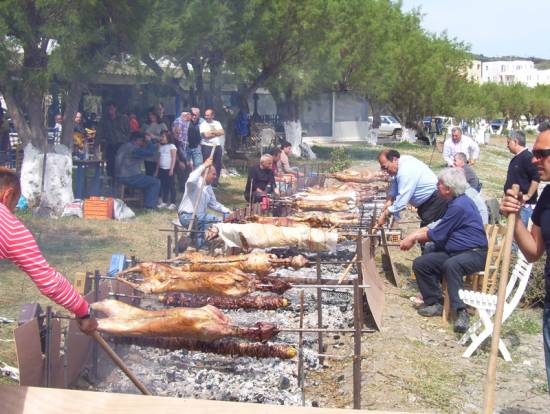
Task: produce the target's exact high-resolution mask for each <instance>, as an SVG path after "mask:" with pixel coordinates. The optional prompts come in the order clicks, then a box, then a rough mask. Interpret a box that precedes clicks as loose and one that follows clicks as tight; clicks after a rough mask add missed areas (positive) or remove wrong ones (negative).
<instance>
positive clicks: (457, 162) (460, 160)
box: [453, 152, 481, 191]
mask: <svg viewBox="0 0 550 414" xmlns="http://www.w3.org/2000/svg"><path fill="white" fill-rule="evenodd" d="M453 167H455V168H461V169H462V170H463V171H464V176H465V177H466V181H467V182H468V184H470V187H472V188H473V189H474V190H476V191H481V183H480V182H479V178H477V174H476V172H475V171H474V169H473V168H472V167H470V166H469V165H468V159H467V157H466V154H464V153H463V152H457V153H456V154H455V156H454V163H453Z"/></svg>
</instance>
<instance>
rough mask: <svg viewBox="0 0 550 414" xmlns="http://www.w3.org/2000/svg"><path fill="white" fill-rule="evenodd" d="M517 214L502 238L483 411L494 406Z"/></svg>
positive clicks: (489, 411) (489, 412) (488, 411)
mask: <svg viewBox="0 0 550 414" xmlns="http://www.w3.org/2000/svg"><path fill="white" fill-rule="evenodd" d="M512 192H513V194H514V195H517V194H518V192H519V186H518V185H517V184H514V185H513V186H512ZM516 219H517V214H510V215H508V223H506V239H505V240H504V258H503V259H502V269H501V273H500V280H499V284H498V294H497V308H496V311H495V322H494V326H493V336H492V337H491V353H490V354H489V364H488V366H487V377H486V379H485V393H484V402H483V412H484V413H485V414H492V412H493V408H494V406H495V387H496V379H497V378H496V377H497V358H498V343H499V341H500V330H501V328H502V315H503V313H504V302H505V301H506V285H507V284H508V271H509V270H510V256H511V250H512V239H513V238H514V228H515V224H516Z"/></svg>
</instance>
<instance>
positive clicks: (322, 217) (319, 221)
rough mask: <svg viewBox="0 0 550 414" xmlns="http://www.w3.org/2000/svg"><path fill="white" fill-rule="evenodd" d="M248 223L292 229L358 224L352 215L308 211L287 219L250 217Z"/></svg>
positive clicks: (354, 215) (356, 218)
mask: <svg viewBox="0 0 550 414" xmlns="http://www.w3.org/2000/svg"><path fill="white" fill-rule="evenodd" d="M247 222H249V223H261V224H273V225H275V226H283V227H294V226H300V225H301V226H304V225H305V226H309V227H316V228H320V227H327V228H330V227H339V226H344V225H350V224H359V218H358V217H357V214H354V213H325V212H322V211H308V212H302V213H297V214H294V215H292V216H288V217H264V216H251V217H249V218H248V219H247Z"/></svg>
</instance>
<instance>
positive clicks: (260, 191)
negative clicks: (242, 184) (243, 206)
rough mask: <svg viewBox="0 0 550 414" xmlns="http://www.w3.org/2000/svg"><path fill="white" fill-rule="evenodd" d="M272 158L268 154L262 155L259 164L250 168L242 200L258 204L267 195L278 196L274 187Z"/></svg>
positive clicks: (277, 190) (277, 191)
mask: <svg viewBox="0 0 550 414" xmlns="http://www.w3.org/2000/svg"><path fill="white" fill-rule="evenodd" d="M272 167H273V157H272V156H271V155H269V154H265V155H262V157H261V158H260V163H259V164H258V165H255V166H253V167H251V168H250V170H249V171H248V180H247V181H246V188H245V190H244V198H245V199H246V201H248V202H250V201H251V199H250V196H251V195H252V202H254V203H258V202H260V201H262V198H264V197H266V196H267V195H268V194H271V193H275V194H277V195H278V194H279V189H278V188H277V187H276V185H275V175H274V174H273V169H272Z"/></svg>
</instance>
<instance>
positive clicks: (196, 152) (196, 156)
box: [187, 145, 203, 169]
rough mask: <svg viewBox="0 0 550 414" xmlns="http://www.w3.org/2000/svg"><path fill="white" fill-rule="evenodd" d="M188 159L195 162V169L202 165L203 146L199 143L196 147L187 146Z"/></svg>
mask: <svg viewBox="0 0 550 414" xmlns="http://www.w3.org/2000/svg"><path fill="white" fill-rule="evenodd" d="M187 159H188V160H190V161H191V162H193V169H195V168H197V167H198V166H199V165H201V164H202V161H203V160H202V150H201V146H200V145H198V146H197V147H195V148H189V147H187Z"/></svg>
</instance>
